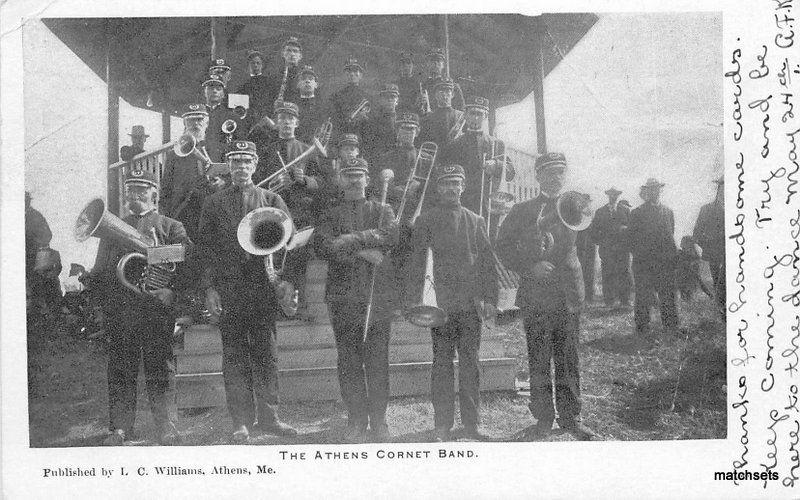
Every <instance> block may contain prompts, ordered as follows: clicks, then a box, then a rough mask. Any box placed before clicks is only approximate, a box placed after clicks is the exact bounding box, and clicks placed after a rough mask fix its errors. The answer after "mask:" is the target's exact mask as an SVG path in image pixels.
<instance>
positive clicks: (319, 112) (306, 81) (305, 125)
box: [294, 66, 329, 144]
mask: <svg viewBox="0 0 800 500" xmlns="http://www.w3.org/2000/svg"><path fill="white" fill-rule="evenodd" d="M318 85H319V84H318V82H317V73H316V72H315V71H314V68H312V67H311V66H303V67H302V68H300V71H299V72H298V73H297V82H296V87H297V90H298V92H299V96H298V98H297V102H296V103H295V104H297V109H298V111H299V114H300V116H299V120H300V123H299V124H298V125H297V130H295V134H294V135H295V136H296V137H297V138H298V139H299V140H301V141H303V142H305V143H306V144H311V142H312V141H313V139H314V137H315V136H316V134H317V133H318V132H319V128H320V126H321V125H322V124H323V123H324V122H325V120H326V119H327V118H328V115H329V113H328V111H327V109H325V103H324V102H323V101H322V100H321V99H320V98H319V97H317V95H316V92H317V86H318Z"/></svg>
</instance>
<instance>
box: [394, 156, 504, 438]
mask: <svg viewBox="0 0 800 500" xmlns="http://www.w3.org/2000/svg"><path fill="white" fill-rule="evenodd" d="M464 177H465V176H464V169H463V168H462V167H461V165H445V166H444V167H443V168H441V169H440V170H439V172H438V173H437V177H436V191H437V192H438V193H439V202H438V203H437V204H436V206H435V207H433V208H431V209H430V210H428V211H425V212H423V213H422V214H421V215H420V216H419V218H418V219H417V221H416V224H415V226H414V233H413V238H412V241H413V244H414V254H413V256H412V269H413V270H412V272H411V273H410V279H411V280H412V281H411V283H412V284H414V285H416V284H419V283H423V282H424V275H425V267H426V257H427V254H428V248H431V249H433V275H434V281H435V283H436V301H437V304H438V305H439V307H440V308H442V309H444V311H445V312H446V313H447V322H446V323H445V324H444V325H443V326H440V327H435V328H431V338H432V340H433V367H432V369H431V399H432V400H433V411H434V423H435V430H434V432H435V439H436V440H437V441H448V440H449V439H450V431H451V429H452V427H453V421H454V411H455V389H454V387H453V385H454V380H453V355H454V354H455V351H458V399H459V407H460V409H461V423H462V424H463V425H464V432H465V434H466V436H467V437H470V438H473V439H478V438H479V437H480V434H479V432H478V423H479V420H480V419H479V416H478V406H479V400H480V380H479V370H478V349H479V348H480V341H481V327H482V319H484V318H488V317H490V316H491V315H492V314H493V311H494V306H493V305H492V304H495V303H497V287H496V283H497V276H496V274H495V268H494V262H495V256H494V252H493V250H492V246H491V243H490V242H489V237H488V235H487V232H486V221H485V220H484V219H483V217H480V216H478V215H477V214H476V213H475V212H473V211H471V210H469V209H467V208H464V207H463V206H461V203H460V198H461V193H462V192H463V191H464ZM409 289H410V290H414V292H413V295H412V297H413V298H411V300H410V301H408V302H409V303H411V304H413V303H414V301H416V300H417V298H418V297H420V296H421V293H417V292H419V290H420V289H421V287H418V286H413V285H412V286H409Z"/></svg>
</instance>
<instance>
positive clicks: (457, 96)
mask: <svg viewBox="0 0 800 500" xmlns="http://www.w3.org/2000/svg"><path fill="white" fill-rule="evenodd" d="M444 58H445V56H444V50H442V49H440V48H434V49H431V50H430V52H428V55H427V57H426V58H425V72H426V73H427V76H428V78H427V80H425V82H424V83H423V85H424V88H426V89H428V95H429V96H431V97H432V96H433V95H434V93H436V83H437V82H438V81H439V80H441V79H448V78H449V75H446V74H445V71H444V67H445V61H444ZM452 99H453V108H454V109H457V110H459V111H463V110H464V93H463V92H462V91H461V87H460V86H459V85H458V84H457V83H456V84H454V85H453V97H452ZM431 107H433V108H434V109H435V104H434V103H431Z"/></svg>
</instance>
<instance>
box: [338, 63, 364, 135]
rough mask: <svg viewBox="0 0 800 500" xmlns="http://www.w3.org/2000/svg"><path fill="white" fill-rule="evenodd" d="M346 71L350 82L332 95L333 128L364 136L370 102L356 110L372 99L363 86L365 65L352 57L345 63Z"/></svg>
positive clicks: (339, 131) (339, 132) (341, 131)
mask: <svg viewBox="0 0 800 500" xmlns="http://www.w3.org/2000/svg"><path fill="white" fill-rule="evenodd" d="M344 72H345V74H346V75H347V82H348V83H347V84H346V85H345V86H344V87H342V88H341V89H339V90H337V91H336V92H335V93H334V94H333V95H331V97H330V111H331V120H332V123H333V130H334V132H336V133H337V134H342V133H346V132H353V133H358V134H359V136H363V132H364V130H363V129H364V124H365V123H366V118H367V112H366V111H368V109H369V104H367V105H366V107H362V108H361V111H360V112H356V111H357V110H358V109H359V107H360V106H361V104H362V103H363V102H364V101H367V102H368V103H369V101H371V98H370V96H369V94H367V92H366V91H364V89H363V88H361V79H362V78H363V76H364V67H363V66H362V65H361V64H360V63H359V62H358V60H356V59H355V58H353V57H350V58H348V59H347V61H346V62H345V64H344Z"/></svg>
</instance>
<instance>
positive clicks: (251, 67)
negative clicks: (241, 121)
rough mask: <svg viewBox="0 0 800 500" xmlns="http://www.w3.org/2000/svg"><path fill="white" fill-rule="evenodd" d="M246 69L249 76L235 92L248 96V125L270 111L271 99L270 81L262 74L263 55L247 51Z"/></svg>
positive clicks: (254, 51) (255, 51)
mask: <svg viewBox="0 0 800 500" xmlns="http://www.w3.org/2000/svg"><path fill="white" fill-rule="evenodd" d="M247 69H248V71H249V73H250V78H248V79H247V81H245V82H244V83H243V84H241V85H240V86H239V88H238V89H236V93H237V94H245V95H247V96H249V97H250V109H249V110H248V112H247V117H248V118H249V119H250V120H248V121H249V122H250V123H248V126H252V124H253V123H255V122H257V121H258V120H260V119H261V118H263V117H264V115H266V114H271V113H272V101H270V100H269V92H270V85H271V82H270V80H269V78H268V77H267V75H265V74H264V55H263V54H262V53H261V52H259V51H258V50H251V51H249V52H248V53H247Z"/></svg>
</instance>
